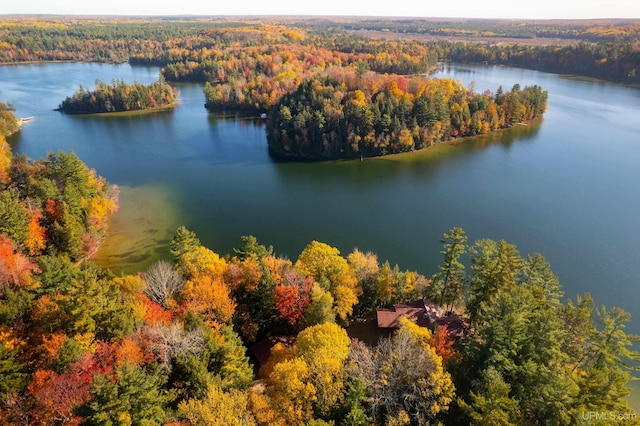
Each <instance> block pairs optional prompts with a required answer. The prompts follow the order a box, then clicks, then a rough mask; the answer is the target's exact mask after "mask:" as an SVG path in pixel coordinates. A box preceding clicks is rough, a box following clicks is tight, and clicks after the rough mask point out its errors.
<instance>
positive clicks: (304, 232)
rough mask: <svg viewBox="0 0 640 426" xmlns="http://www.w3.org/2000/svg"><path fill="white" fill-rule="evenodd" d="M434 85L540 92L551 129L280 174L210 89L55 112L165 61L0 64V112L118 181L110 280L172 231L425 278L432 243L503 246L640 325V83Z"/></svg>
mask: <svg viewBox="0 0 640 426" xmlns="http://www.w3.org/2000/svg"><path fill="white" fill-rule="evenodd" d="M435 75H436V76H438V77H440V76H442V77H451V78H454V79H460V80H461V81H462V82H463V83H465V84H469V83H471V82H473V85H474V87H475V90H477V91H484V90H485V89H490V90H492V91H495V90H496V89H497V88H498V86H499V85H502V86H504V88H505V89H510V88H511V86H512V85H513V84H515V83H519V84H521V85H522V86H524V85H528V84H539V85H541V86H542V87H543V88H544V89H545V90H547V91H548V92H549V108H548V111H547V113H546V114H545V117H544V119H543V120H541V121H539V122H537V123H533V124H530V125H529V126H526V127H525V126H516V127H515V128H514V129H511V130H508V131H504V132H500V133H496V134H493V135H489V136H484V137H477V138H472V139H467V140H464V141H459V142H458V143H455V144H444V145H440V146H438V147H435V148H433V149H427V150H424V151H421V152H417V153H412V154H403V155H398V156H391V157H384V158H377V159H366V160H365V161H334V162H324V163H314V164H308V163H304V164H296V163H275V162H273V161H272V160H271V159H270V157H269V156H268V153H267V144H266V137H265V132H264V123H263V121H261V120H259V119H252V118H240V117H234V116H231V117H222V116H219V115H215V114H209V113H207V111H206V110H205V109H204V108H203V104H204V95H203V93H202V87H201V86H200V85H178V86H177V87H178V88H179V90H180V92H181V95H180V104H179V106H178V107H176V108H175V110H173V111H164V112H155V113H150V114H143V115H127V116H121V115H120V116H69V115H64V114H61V113H59V112H55V111H53V109H54V108H56V107H57V106H58V104H59V103H60V102H61V101H62V100H63V99H64V98H65V96H69V95H71V94H72V93H73V92H74V91H75V90H77V89H78V87H79V85H80V84H82V85H83V86H84V87H85V88H89V87H91V88H93V86H94V85H95V84H94V81H95V80H96V79H101V80H103V81H105V82H110V81H111V80H112V79H114V78H115V79H123V80H125V81H127V82H129V83H131V82H133V81H138V82H141V83H150V82H152V81H154V80H156V79H157V78H158V69H157V68H146V67H131V66H129V65H127V64H123V65H100V64H79V63H77V64H76V63H55V64H43V65H20V66H2V67H0V101H3V102H11V103H13V104H14V105H15V106H16V114H17V116H19V117H28V116H33V117H34V120H33V121H32V122H31V123H29V124H27V125H25V127H24V128H23V130H22V131H21V132H20V133H19V134H17V135H15V136H13V137H12V138H10V143H11V145H12V146H13V149H14V152H16V153H20V154H26V155H28V156H30V157H32V158H40V157H43V156H45V155H46V153H47V151H56V150H58V149H62V150H65V151H68V150H73V151H75V152H76V153H77V154H78V155H79V156H80V158H81V159H82V160H83V161H84V162H86V163H87V164H88V165H89V166H90V167H92V168H95V169H96V170H97V172H98V174H100V175H102V176H104V177H106V178H107V179H108V181H109V182H111V183H115V184H117V185H119V186H120V189H121V196H120V205H121V208H120V211H119V212H118V213H117V215H116V216H115V218H114V220H113V223H112V225H111V231H110V235H109V237H108V239H107V241H106V242H105V244H104V245H103V247H102V248H101V250H100V252H99V253H98V255H97V257H96V260H97V261H98V262H99V263H100V264H102V265H104V266H108V267H111V268H113V269H114V270H115V271H117V272H134V271H137V270H140V269H144V268H146V267H147V266H148V265H149V264H150V263H151V262H153V261H155V260H156V259H158V258H163V257H167V258H168V257H169V254H168V248H167V243H168V240H169V239H170V237H171V235H172V233H173V231H174V230H175V229H176V228H177V227H178V226H179V225H182V224H184V225H186V226H187V227H188V228H190V229H192V230H194V231H196V233H197V234H198V236H199V238H200V239H201V240H202V242H203V243H204V244H205V245H206V246H208V247H210V248H211V249H213V250H215V251H216V252H219V253H222V254H224V253H230V252H231V250H232V248H233V247H234V246H237V245H238V244H239V241H240V236H242V235H248V234H252V235H255V236H256V237H257V238H258V240H259V241H260V242H262V243H264V244H272V245H273V246H274V248H275V251H276V252H277V253H279V254H283V255H286V256H288V257H290V258H291V259H294V260H295V258H296V257H297V255H298V254H299V253H300V251H301V250H302V249H303V248H304V246H305V245H306V244H307V243H309V242H310V241H312V240H319V241H323V242H326V243H328V244H330V245H333V246H336V247H338V248H339V249H340V250H341V251H342V253H343V254H344V255H346V254H347V253H349V252H350V251H351V250H352V249H353V248H354V247H358V248H359V249H361V250H364V251H367V250H370V251H373V252H375V253H377V254H378V256H379V259H380V260H381V261H384V260H385V259H388V260H389V261H390V262H391V263H392V264H395V263H398V264H399V265H400V267H401V268H402V269H413V270H417V271H419V272H420V273H423V274H426V275H431V274H433V273H434V272H435V271H436V268H437V265H438V264H439V262H440V254H439V250H440V245H439V242H438V239H439V238H440V237H441V236H442V234H443V233H444V232H446V231H447V230H448V229H450V228H451V227H454V226H460V227H462V228H463V229H464V230H465V231H466V232H467V233H468V235H469V238H470V240H471V241H473V240H476V239H479V238H485V237H487V238H492V239H505V240H507V241H508V242H510V243H514V244H516V245H517V246H518V248H519V250H520V252H521V253H522V254H530V253H534V252H540V253H542V254H543V255H544V256H545V257H546V258H547V259H548V260H549V261H550V262H551V265H552V269H553V270H554V272H555V273H556V274H557V275H558V276H559V278H560V280H561V282H562V284H563V285H564V289H565V293H566V295H567V297H571V298H575V295H576V294H579V293H584V292H587V291H588V292H591V293H592V295H593V296H594V298H595V300H596V302H597V303H599V304H606V305H608V306H612V305H617V306H621V307H623V308H624V309H626V310H628V311H630V312H631V313H632V314H633V315H634V321H633V324H632V326H631V331H633V332H636V333H638V332H640V292H639V291H638V286H639V285H640V282H639V281H640V280H639V278H640V167H639V164H640V119H639V117H640V90H639V89H637V88H630V87H624V86H620V85H615V84H611V83H603V82H594V81H585V80H579V79H570V78H565V77H561V76H557V75H554V74H545V73H539V72H536V71H531V70H521V69H514V68H504V67H493V66H486V67H483V66H473V67H471V66H448V67H446V68H444V69H441V70H440V71H438V72H436V73H435Z"/></svg>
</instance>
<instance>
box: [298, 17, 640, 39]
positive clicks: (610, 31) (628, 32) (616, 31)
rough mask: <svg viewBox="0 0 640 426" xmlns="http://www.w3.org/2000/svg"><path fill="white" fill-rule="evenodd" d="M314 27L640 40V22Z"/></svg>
mask: <svg viewBox="0 0 640 426" xmlns="http://www.w3.org/2000/svg"><path fill="white" fill-rule="evenodd" d="M308 25H310V26H314V27H321V28H327V29H329V28H330V29H342V30H371V31H388V32H394V33H402V34H427V35H432V36H446V37H451V36H459V37H465V38H472V37H496V38H497V37H503V38H504V37H507V38H520V39H523V41H525V42H526V39H533V38H561V39H573V40H582V41H589V42H594V43H597V42H603V41H604V42H618V41H634V40H638V38H640V21H638V20H637V19H636V20H629V19H627V20H625V19H618V20H616V19H612V20H565V21H539V20H536V21H522V20H504V19H438V20H436V19H420V18H413V19H411V18H404V19H393V18H377V19H353V20H351V21H346V22H344V21H343V22H334V21H330V20H327V21H321V22H318V23H316V24H314V23H309V24H308Z"/></svg>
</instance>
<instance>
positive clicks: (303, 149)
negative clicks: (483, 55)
mask: <svg viewBox="0 0 640 426" xmlns="http://www.w3.org/2000/svg"><path fill="white" fill-rule="evenodd" d="M546 108H547V92H546V91H543V90H542V89H541V88H540V87H539V86H537V85H536V86H531V87H525V88H524V89H521V87H520V85H519V84H516V85H514V86H513V88H512V89H511V91H507V92H506V91H504V90H503V89H502V87H500V88H498V90H497V92H496V93H495V94H493V93H491V92H490V91H486V92H484V93H482V94H480V93H475V92H474V91H473V90H469V89H467V88H466V87H464V86H463V85H462V84H461V83H460V82H457V81H453V80H451V79H429V78H427V77H425V76H399V75H395V74H393V75H388V74H378V73H374V72H371V71H368V72H365V73H364V74H359V73H357V71H356V70H355V69H354V68H353V67H351V68H341V69H335V70H331V71H330V72H329V73H328V74H326V75H325V76H322V77H315V78H311V79H307V80H305V81H303V82H302V84H300V86H299V87H298V88H297V89H296V90H295V91H294V92H293V93H291V94H287V95H285V96H283V97H282V99H281V100H280V102H279V103H278V104H277V105H276V106H275V107H274V108H273V110H272V113H271V114H270V116H269V120H268V122H267V141H268V144H269V152H270V153H271V154H272V155H273V156H274V157H276V158H278V159H285V160H323V159H333V158H358V157H360V158H361V157H371V156H379V155H386V154H395V153H400V152H408V151H413V150H416V149H421V148H425V147H428V146H431V145H434V144H436V143H439V142H443V141H447V140H450V139H453V138H457V137H462V136H474V135H481V134H486V133H489V132H491V131H494V130H498V129H504V128H507V127H510V126H512V125H514V124H520V123H526V122H527V121H529V120H532V119H535V118H538V117H541V116H542V114H543V113H544V111H545V110H546Z"/></svg>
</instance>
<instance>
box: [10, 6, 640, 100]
mask: <svg viewBox="0 0 640 426" xmlns="http://www.w3.org/2000/svg"><path fill="white" fill-rule="evenodd" d="M363 30H367V31H366V32H363ZM639 33H640V24H639V23H638V22H637V21H633V20H604V21H598V20H595V21H588V20H587V21H509V20H497V21H496V20H429V19H423V20H416V19H377V20H367V19H335V20H328V19H304V18H297V19H296V18H275V17H272V18H263V19H257V18H253V19H249V18H247V19H245V20H242V21H239V20H225V19H204V18H199V19H198V18H191V19H189V18H182V19H177V18H175V19H169V18H167V19H157V20H150V19H142V18H138V19H128V20H111V21H110V20H96V19H93V20H92V19H77V18H64V17H60V18H42V19H34V18H17V17H12V18H7V19H5V20H3V22H1V23H0V40H1V41H0V63H20V62H34V61H58V60H67V61H92V62H114V63H120V62H126V61H129V62H130V63H132V64H147V65H149V64H151V65H157V66H161V67H164V71H163V72H164V74H165V77H166V78H167V81H198V82H206V81H209V82H211V83H212V84H213V83H218V82H221V83H227V84H229V87H230V88H231V89H232V90H231V91H235V92H237V91H238V89H239V90H240V91H242V90H243V89H244V87H243V85H242V79H245V80H247V82H248V83H249V85H255V84H256V81H255V79H253V78H250V77H251V76H250V75H248V73H255V74H256V75H257V76H260V78H259V79H258V80H259V82H260V83H261V84H266V83H267V81H265V77H263V76H262V74H264V75H265V76H266V77H269V76H270V74H269V73H270V72H275V71H277V72H276V74H274V75H273V77H276V76H277V75H278V74H281V73H282V72H284V73H287V72H289V71H292V72H295V73H298V72H299V71H298V70H297V69H296V68H297V66H296V64H295V60H300V61H305V60H307V61H314V59H313V58H314V57H318V61H319V62H322V61H325V62H326V63H327V65H331V64H335V59H336V58H333V59H331V60H330V61H327V54H329V57H333V56H335V55H338V57H337V59H339V61H340V65H345V64H347V63H350V62H354V61H355V62H363V64H361V65H360V66H365V64H366V66H368V67H369V69H371V70H374V71H378V72H383V73H384V72H389V73H398V74H411V73H424V72H426V71H427V70H428V69H429V67H430V66H433V64H435V63H436V62H438V61H443V60H447V59H449V60H459V61H473V62H489V63H501V64H507V65H515V66H524V67H528V68H534V69H541V70H543V71H551V72H560V73H568V74H577V75H585V76H589V77H596V78H600V79H604V80H610V81H616V82H628V83H638V82H639V81H640V80H639V79H640V72H639V70H638V69H637V66H638V63H639V61H638V54H639V53H638V52H639V51H640V45H639V44H638V43H640V35H639ZM360 34H361V35H360ZM364 35H366V36H367V37H365V36H364ZM390 35H391V36H393V37H390ZM425 36H429V38H428V39H424V37H425ZM421 38H422V39H423V40H424V41H419V40H421ZM505 40H506V41H505ZM541 40H542V43H541V42H540V41H541ZM556 40H567V41H569V42H570V44H569V45H558V43H556ZM301 51H306V53H307V55H306V56H305V55H304V54H302V53H301ZM287 52H291V57H290V56H289V54H288V53H287ZM385 52H388V54H389V57H388V58H385V56H384V53H385ZM368 54H373V55H374V56H377V55H378V54H382V56H381V57H380V58H376V59H373V58H371V57H366V56H367V55H368ZM340 55H347V56H346V57H345V56H342V57H340ZM363 55H364V56H365V57H363ZM292 59H295V60H294V61H292V64H291V65H289V67H284V68H285V69H276V70H274V69H273V65H274V64H275V65H283V66H284V65H286V63H287V61H289V60H292ZM265 61H266V63H265ZM269 62H271V65H269ZM234 64H237V66H234ZM252 64H256V66H252ZM263 65H267V67H266V69H265V72H263V70H262V68H261V67H262V66H263ZM312 65H317V64H312ZM245 68H248V69H249V71H245ZM270 68H271V69H270ZM288 68H292V69H291V70H289V69H288ZM305 69H309V67H306V68H305ZM284 77H286V74H282V75H280V78H281V79H282V78H284ZM296 77H297V78H300V75H297V76H296ZM228 78H229V80H227V79H228ZM275 81H278V80H277V79H275ZM268 84H273V80H271V79H269V81H268ZM225 90H226V89H225ZM257 90H259V89H257ZM272 91H275V92H276V94H277V90H270V91H268V92H267V94H269V92H272ZM251 93H252V90H249V89H247V90H246V92H245V93H243V95H244V96H245V97H246V96H247V95H248V94H251Z"/></svg>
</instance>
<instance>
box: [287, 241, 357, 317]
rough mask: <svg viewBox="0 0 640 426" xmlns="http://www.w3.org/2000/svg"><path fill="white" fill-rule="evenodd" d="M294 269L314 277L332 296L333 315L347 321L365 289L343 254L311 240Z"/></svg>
mask: <svg viewBox="0 0 640 426" xmlns="http://www.w3.org/2000/svg"><path fill="white" fill-rule="evenodd" d="M295 268H296V269H297V270H298V271H300V272H301V273H303V274H305V275H311V276H312V277H313V279H314V281H315V282H317V283H319V284H320V286H321V287H322V288H323V289H324V290H326V291H328V292H329V293H331V295H332V296H333V299H334V306H333V309H334V312H335V314H336V315H337V316H338V318H340V319H342V320H345V319H346V318H347V316H349V315H351V313H352V312H353V306H354V305H355V304H356V303H358V296H360V294H361V293H362V290H361V288H360V286H359V284H358V280H357V279H356V276H355V273H354V271H353V269H352V268H351V267H350V266H349V264H348V263H347V260H346V259H345V258H344V257H342V256H340V251H339V250H338V249H337V248H335V247H331V246H330V245H328V244H325V243H320V242H318V241H312V242H311V243H309V245H307V247H305V249H304V250H303V251H302V253H300V256H299V257H298V260H297V262H296V263H295Z"/></svg>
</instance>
